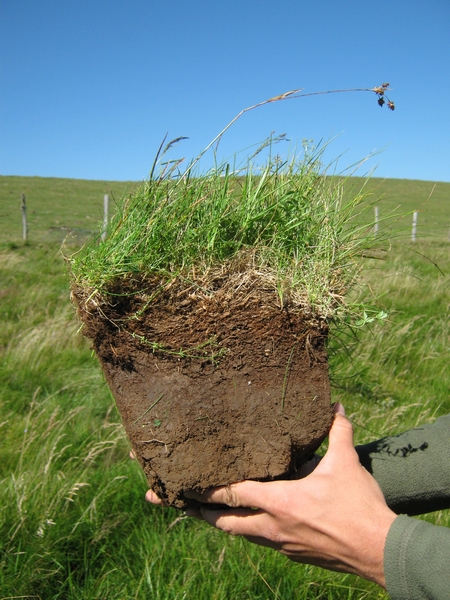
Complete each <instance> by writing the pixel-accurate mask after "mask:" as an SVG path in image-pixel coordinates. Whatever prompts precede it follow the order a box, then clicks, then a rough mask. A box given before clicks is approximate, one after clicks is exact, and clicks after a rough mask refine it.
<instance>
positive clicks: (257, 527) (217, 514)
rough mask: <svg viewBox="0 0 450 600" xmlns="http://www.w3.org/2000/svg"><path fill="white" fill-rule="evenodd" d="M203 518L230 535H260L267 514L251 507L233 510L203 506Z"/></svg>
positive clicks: (201, 509)
mask: <svg viewBox="0 0 450 600" xmlns="http://www.w3.org/2000/svg"><path fill="white" fill-rule="evenodd" d="M200 513H201V516H202V518H203V519H204V520H205V521H206V522H207V523H209V524H210V525H212V526H213V527H216V528H217V529H221V530H222V531H225V532H226V533H229V534H230V535H244V536H245V537H253V538H254V537H259V536H260V535H261V531H264V529H265V526H264V522H265V521H266V517H267V515H266V514H265V513H264V512H262V511H259V510H252V509H251V508H236V509H233V510H214V509H210V508H207V507H206V506H202V507H201V508H200Z"/></svg>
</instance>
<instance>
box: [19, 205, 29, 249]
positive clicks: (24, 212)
mask: <svg viewBox="0 0 450 600" xmlns="http://www.w3.org/2000/svg"><path fill="white" fill-rule="evenodd" d="M21 208H22V237H23V239H24V241H25V242H26V241H27V239H28V223H27V203H26V198H25V194H22V205H21Z"/></svg>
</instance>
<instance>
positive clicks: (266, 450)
mask: <svg viewBox="0 0 450 600" xmlns="http://www.w3.org/2000/svg"><path fill="white" fill-rule="evenodd" d="M130 286H131V287H133V286H134V287H136V286H137V289H141V290H142V289H145V290H146V292H145V294H143V293H141V294H134V295H130V294H128V295H127V296H115V297H113V298H115V300H114V302H112V301H111V297H109V300H108V302H106V301H105V299H103V300H102V299H99V298H98V297H97V296H92V295H91V294H89V293H88V291H87V290H83V289H82V288H76V287H75V288H74V289H73V298H74V301H75V303H76V304H77V306H78V313H79V316H80V318H81V320H82V321H83V322H84V331H83V332H84V334H85V335H86V336H88V337H90V338H91V339H92V341H93V347H94V349H95V351H96V353H97V355H98V357H99V359H100V362H101V365H102V368H103V371H104V374H105V376H106V379H107V382H108V384H109V386H110V388H111V391H112V393H113V395H114V397H115V399H116V402H117V406H118V409H119V412H120V414H121V416H122V420H123V423H124V426H125V429H126V433H127V436H128V438H129V439H130V442H131V445H132V448H133V450H134V452H135V454H136V457H137V459H138V460H139V462H140V464H141V465H142V468H143V470H144V472H145V474H146V476H147V479H148V483H149V486H150V487H151V488H152V489H153V490H154V491H155V492H156V493H157V494H158V495H159V496H160V497H161V498H163V499H164V501H165V502H166V503H167V504H169V505H171V506H175V507H177V508H185V507H187V506H189V505H193V504H195V502H194V501H192V500H187V499H186V498H185V497H184V495H183V492H184V491H187V490H197V491H203V490H205V489H207V488H209V487H212V486H217V485H225V484H229V483H232V482H235V481H240V480H243V479H258V480H270V479H275V478H281V477H294V476H295V472H296V470H297V469H298V467H299V466H300V465H301V464H302V462H304V461H305V460H306V458H307V457H308V456H309V455H310V454H311V453H312V452H313V451H314V450H316V449H317V447H318V446H319V445H320V444H321V442H322V441H323V439H324V437H325V436H326V434H327V433H328V430H329V427H330V424H331V420H332V408H331V405H330V388H329V377H328V363H327V354H326V349H325V344H326V337H327V331H328V328H327V325H326V323H325V322H324V321H323V320H318V319H314V318H312V316H311V314H306V313H305V311H304V310H300V309H299V308H298V307H297V308H295V307H289V306H286V305H285V306H284V307H283V308H280V306H279V299H278V296H277V294H276V292H275V291H273V290H271V289H264V288H261V287H257V286H255V283H254V282H253V283H250V284H247V285H246V286H243V288H242V289H239V291H237V290H236V288H234V289H233V293H231V292H230V289H229V287H227V284H226V282H224V281H219V282H217V281H216V282H215V285H214V288H215V289H214V292H213V293H211V291H209V292H208V293H200V292H199V288H195V290H194V291H193V289H192V286H191V287H189V286H187V285H186V284H176V285H173V284H172V285H169V286H166V287H165V288H161V287H159V288H158V286H157V284H156V282H155V281H145V282H144V281H143V280H141V281H140V282H131V283H130V282H128V283H127V289H128V291H129V288H130ZM244 288H245V289H244ZM156 289H159V293H158V295H157V296H156V297H152V296H151V293H152V290H153V291H154V290H156ZM149 298H150V300H151V301H150V300H149Z"/></svg>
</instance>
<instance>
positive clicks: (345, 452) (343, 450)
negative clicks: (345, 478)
mask: <svg viewBox="0 0 450 600" xmlns="http://www.w3.org/2000/svg"><path fill="white" fill-rule="evenodd" d="M324 458H325V459H326V460H324V459H323V460H322V461H321V462H320V464H319V466H318V468H326V467H327V466H328V467H332V468H333V469H334V468H336V469H340V468H342V465H344V464H348V463H347V462H346V461H355V462H358V463H359V459H358V455H357V453H356V450H355V447H354V444H353V427H352V424H351V423H350V421H349V420H348V419H347V417H346V416H345V412H344V408H343V406H342V405H341V404H337V405H336V407H335V413H334V419H333V423H332V425H331V429H330V432H329V434H328V451H327V453H326V455H325V457H324Z"/></svg>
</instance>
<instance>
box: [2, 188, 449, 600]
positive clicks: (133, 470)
mask: <svg viewBox="0 0 450 600" xmlns="http://www.w3.org/2000/svg"><path fill="white" fill-rule="evenodd" d="M43 195H45V194H43ZM31 196H32V194H31V192H30V197H31ZM101 202H102V198H101V197H100V200H99V204H100V207H101ZM79 203H80V205H82V204H83V198H82V197H80V199H79ZM49 206H50V205H49ZM85 206H88V204H85ZM91 208H92V207H91ZM96 210H97V209H96ZM67 214H69V213H67ZM86 214H89V213H88V212H87V213H86ZM93 216H95V215H93ZM68 218H69V217H68ZM44 230H45V226H44V225H42V231H44ZM13 241H14V245H11V244H9V245H8V243H4V244H3V247H2V248H1V250H0V322H1V323H2V327H1V329H0V430H1V436H2V437H1V440H2V441H1V444H0V598H11V597H17V596H21V597H24V598H40V599H43V600H44V599H53V598H55V599H56V598H61V599H62V598H64V599H73V600H75V599H77V600H79V599H89V600H90V599H94V598H99V599H100V598H108V599H110V598H111V599H114V598H117V599H122V598H136V599H140V598H142V599H143V598H149V597H152V598H158V599H164V600H166V599H167V600H168V599H175V598H176V599H181V598H186V599H191V598H192V599H196V600H197V599H199V600H202V599H205V600H206V599H208V600H210V599H211V598H213V599H215V600H228V599H229V598H238V599H245V598H248V599H261V600H262V599H268V598H270V599H272V598H273V599H276V598H280V599H283V600H284V599H286V600H287V599H292V598H294V599H297V600H304V599H305V600H306V599H313V598H327V599H331V598H333V599H335V598H342V599H344V598H346V599H354V600H356V599H362V598H369V599H375V598H386V597H387V596H386V595H385V594H384V593H383V592H382V591H380V590H379V588H377V587H376V586H375V585H373V584H371V583H368V582H365V581H363V580H361V579H358V578H356V577H353V576H348V575H340V574H335V573H328V572H326V571H322V570H320V569H317V568H313V567H309V566H302V565H294V564H291V563H289V562H288V561H287V560H286V559H285V558H284V557H282V556H280V555H277V554H276V553H274V552H272V551H270V550H269V549H265V548H260V547H257V546H252V545H251V544H249V543H247V542H245V541H243V540H241V539H235V538H230V537H227V536H226V535H225V534H222V533H221V532H218V531H216V530H213V529H212V528H209V527H208V526H206V525H205V524H204V523H201V522H198V521H195V520H193V519H184V518H183V515H182V514H181V513H180V512H177V511H175V510H174V509H161V508H159V507H155V506H151V505H149V504H147V503H145V502H144V493H145V490H146V484H145V480H144V477H143V475H142V473H141V471H140V468H139V467H138V465H137V464H136V463H135V462H134V461H131V460H130V459H129V458H128V443H127V440H126V438H125V436H124V433H123V430H122V427H121V425H120V422H119V417H118V414H117V411H116V409H115V407H114V403H113V400H112V398H111V395H110V393H109V391H108V388H107V386H106V383H105V382H104V379H103V376H102V375H101V372H100V369H99V366H98V364H97V362H96V360H95V359H94V358H93V357H92V354H91V351H90V349H89V346H88V344H87V342H86V341H85V340H84V339H83V338H82V337H81V336H80V335H79V334H78V335H77V329H78V324H77V322H76V320H75V318H74V311H73V309H72V308H71V306H70V302H69V280H68V275H67V271H66V266H65V264H64V261H63V257H62V254H61V252H60V248H59V244H58V243H54V242H51V241H43V238H42V237H41V238H40V239H39V242H35V241H33V239H31V241H30V243H29V244H28V245H23V244H21V243H20V233H19V240H17V239H15V240H13ZM424 256H426V257H427V258H424ZM435 264H436V265H438V267H439V268H437V267H436V266H435ZM449 271H450V244H448V243H447V242H445V240H442V241H436V240H435V239H431V240H423V241H420V242H418V243H416V244H410V243H406V242H405V243H402V242H401V241H400V242H399V244H396V245H395V246H392V248H391V249H390V251H389V252H386V253H383V254H382V255H380V256H377V257H376V258H367V259H365V260H364V261H363V272H364V275H365V277H366V279H367V281H368V282H369V285H370V288H366V289H372V290H373V293H374V295H375V296H377V297H378V302H379V303H381V306H382V307H383V308H384V309H385V310H386V311H387V312H388V313H389V319H387V320H385V321H384V322H383V323H382V324H381V323H378V322H374V324H373V327H372V329H371V330H370V331H367V332H365V333H362V332H360V333H359V336H358V339H356V338H352V339H350V338H346V339H345V340H344V345H345V348H349V349H350V350H351V355H350V356H348V355H347V354H346V352H345V351H344V349H343V346H342V344H341V342H342V340H341V339H340V338H339V335H340V334H339V335H338V334H336V335H335V336H333V337H332V341H331V348H330V350H331V353H332V356H331V372H332V376H333V380H334V381H335V385H336V387H335V388H334V390H333V401H337V400H339V401H341V402H343V403H344V405H345V407H346V410H347V413H348V414H349V416H350V418H351V419H352V421H353V422H354V425H355V441H356V442H357V443H361V442H364V441H369V440H373V439H377V438H378V437H381V436H382V435H385V434H391V433H395V432H399V431H402V430H405V429H407V428H409V427H412V426H415V425H417V424H419V423H423V422H427V421H431V420H433V419H434V418H436V417H437V416H439V415H441V414H445V413H448V411H449V410H450V401H449V388H450V380H449V373H448V368H447V365H448V334H449V329H448V328H449V314H448V311H449V303H448V289H449V287H448V284H449V275H448V273H449ZM356 293H362V292H359V290H358V289H356V290H355V294H356ZM366 293H367V292H366ZM355 301H359V300H358V299H355ZM369 301H370V299H369ZM352 345H353V346H352ZM424 518H426V519H427V520H429V521H431V522H439V524H441V525H447V526H449V525H450V519H449V515H448V513H447V512H446V511H444V512H440V513H433V514H431V515H428V516H426V517H424Z"/></svg>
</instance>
